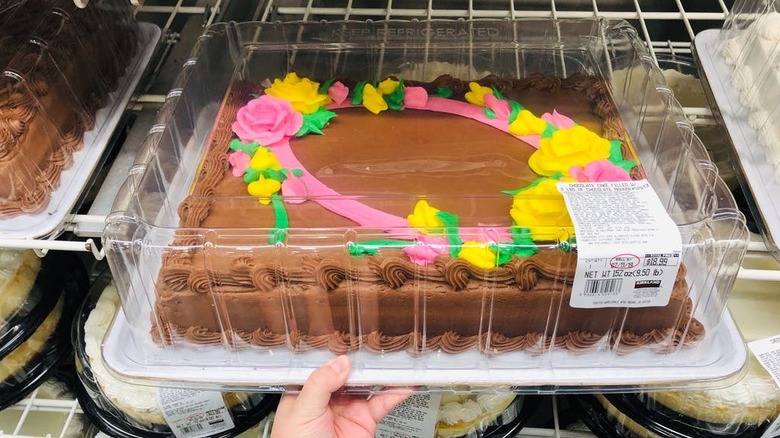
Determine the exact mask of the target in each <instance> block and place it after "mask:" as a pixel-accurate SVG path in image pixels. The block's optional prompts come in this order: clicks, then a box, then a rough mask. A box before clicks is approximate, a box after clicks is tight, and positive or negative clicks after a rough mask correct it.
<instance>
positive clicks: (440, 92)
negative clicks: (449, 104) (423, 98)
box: [433, 87, 453, 99]
mask: <svg viewBox="0 0 780 438" xmlns="http://www.w3.org/2000/svg"><path fill="white" fill-rule="evenodd" d="M452 94H453V93H452V90H450V89H449V88H447V87H436V91H435V92H434V93H433V95H434V96H436V97H443V98H445V99H449V98H450V97H452Z"/></svg>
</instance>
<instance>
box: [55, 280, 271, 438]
mask: <svg viewBox="0 0 780 438" xmlns="http://www.w3.org/2000/svg"><path fill="white" fill-rule="evenodd" d="M118 310H119V299H118V296H117V292H116V288H115V287H114V285H113V283H112V282H111V275H110V272H108V270H107V269H106V272H104V273H101V274H100V275H98V277H97V278H96V280H95V282H94V283H93V285H92V287H91V289H90V292H89V294H88V296H87V299H86V300H85V301H84V303H83V304H82V306H81V309H80V312H79V313H78V317H77V318H76V320H75V322H74V324H73V327H72V332H71V338H72V339H71V340H72V342H73V348H74V352H75V365H76V372H77V374H78V379H79V381H78V382H77V383H76V385H78V387H77V388H76V393H77V396H78V399H79V403H80V404H81V405H82V406H83V409H84V411H85V413H86V414H87V416H88V417H89V418H90V421H92V422H93V423H95V424H96V425H97V426H98V428H99V429H100V430H102V431H104V433H108V434H111V435H112V436H119V437H170V436H172V434H173V432H172V430H171V427H169V425H168V423H167V421H166V419H165V416H164V414H163V412H162V410H161V409H160V407H159V405H158V394H157V388H155V387H148V386H147V387H143V386H131V385H127V384H126V383H122V382H119V381H117V380H116V379H114V378H113V377H112V375H111V374H109V373H108V372H107V371H106V368H105V366H104V365H103V362H102V360H101V355H100V342H101V341H102V339H103V336H104V335H105V330H106V329H107V328H108V325H109V323H110V321H111V320H112V319H113V317H114V314H115V313H116V312H117V311H118ZM221 396H222V399H223V402H224V403H225V406H226V407H227V409H228V410H229V412H230V418H231V420H233V422H234V427H232V428H230V429H228V430H225V431H222V432H221V433H216V434H211V435H209V436H219V437H225V438H226V437H232V436H237V435H239V434H241V433H242V432H244V431H245V430H247V429H249V428H250V427H252V426H254V425H255V424H257V423H258V422H260V421H262V420H263V419H264V418H265V417H266V416H268V415H269V414H270V413H271V412H273V411H274V410H275V409H276V406H277V404H278V402H279V396H278V395H275V394H259V393H233V392H226V393H223V394H221Z"/></svg>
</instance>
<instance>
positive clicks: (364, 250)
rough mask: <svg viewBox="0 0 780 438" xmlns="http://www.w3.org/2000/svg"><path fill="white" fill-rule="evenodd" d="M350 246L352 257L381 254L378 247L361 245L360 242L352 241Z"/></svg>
mask: <svg viewBox="0 0 780 438" xmlns="http://www.w3.org/2000/svg"><path fill="white" fill-rule="evenodd" d="M348 246H349V255H351V256H352V257H362V256H364V255H377V254H379V250H378V249H376V248H371V247H368V246H365V245H361V244H358V243H351V242H350V244H349V245H348Z"/></svg>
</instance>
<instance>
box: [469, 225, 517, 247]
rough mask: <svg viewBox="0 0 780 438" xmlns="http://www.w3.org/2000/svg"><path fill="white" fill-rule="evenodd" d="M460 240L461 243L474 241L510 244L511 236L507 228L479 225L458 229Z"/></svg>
mask: <svg viewBox="0 0 780 438" xmlns="http://www.w3.org/2000/svg"><path fill="white" fill-rule="evenodd" d="M460 238H461V239H462V240H463V241H476V242H486V243H501V242H511V241H512V234H510V232H509V228H507V227H501V226H497V225H489V224H479V227H476V228H468V227H463V228H461V229H460Z"/></svg>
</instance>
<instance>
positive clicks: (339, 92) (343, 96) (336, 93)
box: [328, 81, 349, 106]
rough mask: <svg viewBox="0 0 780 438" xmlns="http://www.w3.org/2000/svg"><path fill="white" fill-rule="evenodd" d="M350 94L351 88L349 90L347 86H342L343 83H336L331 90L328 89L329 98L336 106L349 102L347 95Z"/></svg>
mask: <svg viewBox="0 0 780 438" xmlns="http://www.w3.org/2000/svg"><path fill="white" fill-rule="evenodd" d="M348 94H349V88H347V86H346V85H344V84H342V83H341V82H338V81H337V82H334V83H333V84H332V85H331V86H330V88H328V97H330V98H331V100H332V101H333V103H335V104H336V106H339V105H341V104H342V103H344V101H345V100H347V95H348Z"/></svg>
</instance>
